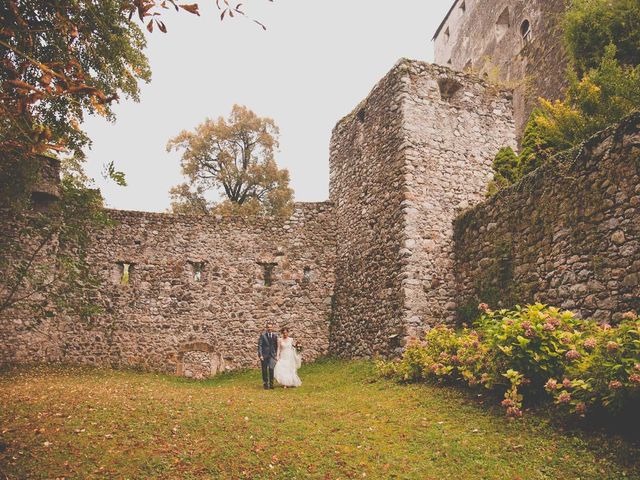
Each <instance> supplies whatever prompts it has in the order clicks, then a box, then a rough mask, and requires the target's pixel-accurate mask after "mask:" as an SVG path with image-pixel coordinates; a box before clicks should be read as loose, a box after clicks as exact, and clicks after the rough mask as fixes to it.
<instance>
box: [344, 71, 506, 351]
mask: <svg viewBox="0 0 640 480" xmlns="http://www.w3.org/2000/svg"><path fill="white" fill-rule="evenodd" d="M509 144H511V145H513V144H514V129H513V122H512V114H511V96H510V94H509V93H508V92H503V91H499V90H496V89H495V88H493V87H490V86H488V85H487V84H485V83H484V82H482V81H480V80H478V79H477V78H475V77H472V76H470V75H465V74H461V73H456V72H453V71H451V70H450V69H448V68H444V67H438V66H434V65H429V64H426V63H423V62H415V61H409V60H402V61H400V62H399V63H398V64H397V65H396V66H395V67H394V68H393V70H392V71H391V72H390V73H389V74H388V75H387V76H386V77H385V78H384V79H383V80H382V81H381V82H380V83H379V84H378V85H377V86H376V87H375V88H374V89H373V91H372V92H371V94H370V95H369V96H368V97H367V99H366V100H364V101H363V102H362V103H361V104H360V105H358V107H357V108H356V109H355V110H354V111H353V113H352V114H350V115H348V116H347V117H346V118H345V119H343V120H342V121H341V122H340V123H338V125H337V126H336V129H335V130H334V134H333V139H332V143H331V199H332V201H333V202H334V205H335V215H336V234H337V248H338V251H337V258H336V286H335V299H334V311H333V323H332V331H331V332H332V333H331V335H332V344H333V345H334V346H335V347H336V349H337V352H338V353H340V354H344V355H350V356H371V355H374V354H383V355H384V354H389V353H391V352H393V351H394V350H395V349H397V348H398V347H400V346H401V343H402V340H404V339H406V337H409V336H412V335H419V334H420V332H421V331H422V330H424V329H425V328H426V327H428V326H429V325H434V324H436V323H441V322H444V321H447V320H452V319H453V317H454V312H455V303H454V302H455V298H454V296H455V294H454V292H455V286H454V284H453V278H454V276H453V260H452V255H453V252H452V246H451V245H452V234H453V230H452V221H453V219H454V217H455V215H456V213H457V212H459V211H460V210H461V209H462V208H465V207H467V206H469V205H473V204H475V203H477V202H479V201H480V200H481V199H482V198H483V194H484V191H485V190H486V185H487V183H488V181H489V180H490V179H491V177H492V173H491V160H492V158H493V156H494V155H495V153H496V152H497V150H498V149H499V147H501V146H503V145H509Z"/></svg>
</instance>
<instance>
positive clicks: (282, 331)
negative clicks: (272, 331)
mask: <svg viewBox="0 0 640 480" xmlns="http://www.w3.org/2000/svg"><path fill="white" fill-rule="evenodd" d="M284 332H287V333H289V329H288V328H287V327H284V328H283V329H282V330H280V333H281V334H283V335H284Z"/></svg>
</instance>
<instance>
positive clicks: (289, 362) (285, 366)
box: [273, 337, 302, 387]
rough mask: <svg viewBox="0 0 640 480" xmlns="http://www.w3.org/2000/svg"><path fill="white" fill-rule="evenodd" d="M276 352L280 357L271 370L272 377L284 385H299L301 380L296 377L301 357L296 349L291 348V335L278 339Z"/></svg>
mask: <svg viewBox="0 0 640 480" xmlns="http://www.w3.org/2000/svg"><path fill="white" fill-rule="evenodd" d="M278 354H279V356H280V359H279V360H278V363H276V368H275V369H274V371H273V378H275V379H276V381H277V382H278V383H279V384H280V385H284V386H285V387H299V386H300V385H302V380H300V377H298V368H300V365H301V363H302V359H301V358H300V355H298V352H296V349H295V348H293V339H292V338H291V337H289V338H286V339H281V340H280V342H279V345H278Z"/></svg>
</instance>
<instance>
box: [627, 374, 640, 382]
mask: <svg viewBox="0 0 640 480" xmlns="http://www.w3.org/2000/svg"><path fill="white" fill-rule="evenodd" d="M629 381H630V382H631V383H640V375H638V374H637V373H633V374H631V375H629Z"/></svg>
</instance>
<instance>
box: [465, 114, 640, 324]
mask: <svg viewBox="0 0 640 480" xmlns="http://www.w3.org/2000/svg"><path fill="white" fill-rule="evenodd" d="M639 184H640V115H635V116H633V117H630V118H628V119H627V120H626V121H624V122H623V123H622V124H621V125H620V126H618V127H616V128H611V129H609V130H606V131H604V132H602V133H600V134H598V135H597V136H595V137H593V138H592V139H591V140H589V142H588V143H587V144H586V145H585V146H584V147H583V148H581V149H580V151H579V152H577V153H576V154H575V155H574V157H572V158H570V159H568V160H556V161H554V162H552V163H550V164H549V165H546V166H544V167H542V168H540V169H538V170H536V171H535V172H532V173H531V174H530V175H528V176H527V177H525V178H524V179H523V181H522V182H521V183H519V184H518V185H515V186H513V187H511V188H509V189H506V190H504V191H501V192H499V193H498V194H497V195H496V196H495V197H493V198H491V199H490V200H488V201H487V202H484V203H482V204H480V205H478V206H477V207H475V208H474V209H472V210H470V211H468V212H466V213H464V214H463V215H461V216H460V217H458V218H457V219H456V223H455V229H456V233H455V253H456V283H457V288H458V294H459V297H460V299H461V302H460V306H464V305H465V304H466V303H469V302H470V303H475V302H478V301H485V302H492V301H493V302H495V300H497V299H500V300H501V301H502V303H503V305H505V306H506V304H508V303H510V302H514V301H517V302H519V303H523V302H527V301H540V302H544V303H550V304H555V305H561V306H562V307H564V308H570V309H575V310H576V313H578V314H579V315H581V316H583V317H585V318H586V317H594V318H597V319H598V320H607V321H611V320H616V319H619V318H620V316H621V315H622V313H624V312H626V311H629V310H636V311H639V310H640V247H639V245H640V242H639V240H640V211H638V209H635V208H632V207H633V202H634V200H633V199H634V198H635V196H636V192H637V189H638V185H639ZM492 224H493V225H496V228H493V229H489V228H486V227H488V225H492ZM533 278H536V279H540V280H538V281H536V282H532V281H531V279H533ZM469 306H471V305H469ZM494 306H497V305H495V304H494Z"/></svg>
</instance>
